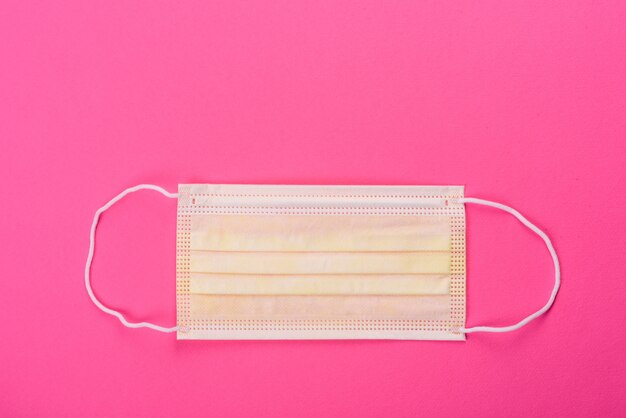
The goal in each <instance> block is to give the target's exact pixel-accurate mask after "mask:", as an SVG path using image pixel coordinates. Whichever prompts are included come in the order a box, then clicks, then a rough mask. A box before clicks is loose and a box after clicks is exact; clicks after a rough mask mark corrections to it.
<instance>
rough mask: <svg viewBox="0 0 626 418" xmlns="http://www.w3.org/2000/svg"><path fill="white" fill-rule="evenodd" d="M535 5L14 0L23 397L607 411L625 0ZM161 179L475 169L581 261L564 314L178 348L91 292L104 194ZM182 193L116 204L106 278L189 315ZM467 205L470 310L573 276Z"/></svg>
mask: <svg viewBox="0 0 626 418" xmlns="http://www.w3.org/2000/svg"><path fill="white" fill-rule="evenodd" d="M543 3H546V2H543V1H537V2H517V1H509V2H502V1H499V0H498V1H484V2H464V1H450V2H446V1H443V2H442V1H428V2H417V1H388V2H374V1H354V2H344V1H336V0H333V1H323V2H300V1H293V0H289V1H269V2H266V1H255V2H241V1H230V0H229V1H219V2H205V1H188V2H178V1H177V2H174V1H170V2H166V1H156V2H143V1H137V2H128V1H121V0H119V1H117V0H116V1H111V2H108V1H106V2H83V1H65V2H62V4H56V5H52V4H46V3H44V2H35V1H30V2H24V1H9V2H3V3H2V5H0V39H1V42H0V141H1V144H0V145H1V146H0V176H1V178H2V179H3V181H4V190H3V193H2V194H3V197H2V198H1V199H2V205H1V211H0V236H1V237H2V238H1V243H2V251H1V252H0V266H1V268H2V274H1V279H0V280H1V283H2V285H1V286H2V287H1V292H0V309H1V312H2V331H3V338H2V343H0V354H1V357H0V415H3V416H29V415H40V416H42V415H47V416H57V415H72V416H78V415H81V416H91V415H98V416H116V415H117V416H119V415H134V416H184V415H194V414H195V415H205V416H206V415H213V416H223V415H233V416H245V415H258V416H358V415H361V416H415V415H422V414H427V415H436V416H450V415H457V414H460V415H467V416H480V415H488V416H522V415H525V416H542V415H543V416H546V415H549V416H577V415H580V416H597V415H609V416H610V415H613V416H616V415H620V414H624V410H625V408H626V401H625V389H624V384H625V380H626V373H625V367H624V362H625V361H626V358H625V357H626V356H625V355H624V351H625V349H624V343H625V342H626V341H625V339H626V338H625V334H626V332H625V327H624V318H625V311H626V308H625V304H624V296H625V292H624V291H625V288H626V277H625V276H626V268H625V266H624V260H625V258H626V255H625V249H626V245H625V242H624V232H625V231H626V221H625V218H626V217H625V216H624V208H625V207H626V198H625V193H624V192H625V188H624V185H623V181H624V177H625V174H626V173H625V168H624V164H625V160H626V158H625V156H626V145H625V142H626V122H625V121H626V117H625V114H626V42H625V40H626V25H625V24H624V22H626V6H625V3H624V2H619V1H615V2H592V1H588V2H585V1H569V2H550V3H552V4H550V5H546V4H543ZM142 182H149V183H156V184H159V185H162V186H165V187H166V188H168V189H169V190H172V191H173V190H175V189H176V185H177V183H185V182H211V183H295V184H297V183H305V184H465V185H466V186H467V188H466V191H467V194H468V195H469V196H478V197H483V198H488V199H489V198H491V199H494V200H498V201H502V202H504V203H507V204H510V205H513V206H515V207H517V208H519V209H520V210H521V211H522V212H523V213H524V214H526V215H527V216H528V217H529V218H531V219H532V220H534V221H536V222H537V223H538V225H539V226H541V227H543V228H545V229H546V230H547V232H548V233H549V235H550V236H551V237H552V238H553V240H554V243H555V246H556V248H557V250H558V253H559V255H560V257H561V261H562V265H563V287H562V290H561V293H560V294H559V297H558V299H557V302H556V304H555V306H554V308H553V309H552V310H551V311H550V312H549V313H548V315H546V316H545V317H543V318H541V319H539V320H537V321H536V322H534V323H532V325H530V326H528V327H527V328H525V329H523V330H522V331H518V332H515V333H511V334H506V335H487V334H475V335H471V336H469V338H468V341H467V342H465V343H458V342H420V341H416V342H397V341H308V342H307V341H285V342H282V341H266V342H254V341H253V342H236V341H224V342H204V341H197V342H177V341H176V339H175V337H174V335H164V334H159V333H156V332H152V331H150V330H145V329H144V330H130V329H127V328H124V327H123V326H121V324H120V323H119V322H118V321H117V320H115V319H114V318H112V317H109V316H106V315H104V314H102V313H101V312H100V311H98V310H97V309H96V308H95V307H94V306H93V305H92V303H91V302H90V301H89V299H88V298H87V294H86V292H85V288H84V284H83V267H84V262H85V257H86V254H87V245H88V240H87V237H88V229H89V226H90V223H91V219H92V216H93V213H94V211H95V210H96V209H97V208H98V207H99V206H100V205H102V204H103V203H104V202H106V201H107V200H108V199H109V198H111V197H112V196H113V195H115V194H117V193H118V192H119V191H121V190H122V189H124V188H126V187H128V186H131V185H134V184H137V183H142ZM175 216H176V202H175V201H174V200H169V199H164V198H162V197H161V196H159V195H157V194H155V193H151V192H144V193H141V194H136V195H134V196H132V197H130V198H128V199H127V200H125V201H123V202H121V203H120V204H119V205H117V206H116V207H114V208H113V209H112V210H111V211H110V213H107V214H106V216H105V217H104V218H103V220H102V223H101V228H100V230H99V236H98V245H99V246H98V251H97V257H96V261H95V265H94V270H93V272H94V278H93V280H94V287H95V290H96V292H97V294H98V295H100V297H101V298H102V300H103V301H104V302H105V303H107V304H109V305H110V306H112V307H116V308H119V309H121V310H123V311H124V312H125V313H126V314H127V315H128V317H129V318H130V319H133V320H140V319H146V320H151V321H155V322H157V323H159V324H168V325H169V324H172V325H173V324H174V322H175V287H174V284H175V254H174V250H175V228H176V224H175ZM552 280H553V276H552V265H551V261H550V259H549V257H548V254H547V252H546V250H545V248H544V247H543V245H542V243H541V241H540V240H539V239H538V238H537V237H536V236H534V235H533V234H532V233H530V232H528V231H527V230H525V229H524V228H522V227H521V226H520V225H519V224H518V223H517V222H516V221H515V220H514V219H513V218H512V217H510V216H508V215H505V214H500V213H498V212H495V211H493V210H490V209H487V208H480V207H474V206H472V207H469V208H468V325H470V326H472V325H478V324H491V325H506V324H509V323H512V322H513V321H516V320H518V319H520V318H521V317H522V316H524V315H526V314H528V313H530V312H532V311H534V310H536V309H537V308H538V307H540V306H541V305H542V304H543V303H544V302H545V300H546V298H547V295H548V293H549V291H550V289H551V287H552Z"/></svg>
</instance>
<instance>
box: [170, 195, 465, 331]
mask: <svg viewBox="0 0 626 418" xmlns="http://www.w3.org/2000/svg"><path fill="white" fill-rule="evenodd" d="M462 196H463V187H461V186H253V185H250V186H248V185H209V184H206V185H180V187H179V204H178V222H177V321H178V325H179V327H180V329H179V331H178V338H179V339H345V338H351V339H371V338H380V339H440V340H444V339H445V340H463V339H464V334H462V333H455V332H450V331H449V330H450V329H451V328H454V327H462V326H463V325H464V323H465V212H464V205H463V204H457V203H454V202H452V201H451V200H452V199H454V198H460V197H462Z"/></svg>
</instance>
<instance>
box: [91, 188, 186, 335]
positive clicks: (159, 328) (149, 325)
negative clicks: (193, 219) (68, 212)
mask: <svg viewBox="0 0 626 418" xmlns="http://www.w3.org/2000/svg"><path fill="white" fill-rule="evenodd" d="M138 190H154V191H156V192H159V193H161V194H162V195H163V196H166V197H169V198H172V199H176V198H177V197H178V193H170V192H168V191H167V190H165V189H163V188H162V187H159V186H155V185H153V184H139V185H137V186H134V187H129V188H128V189H126V190H124V191H123V192H122V193H120V194H118V195H117V196H115V197H114V198H113V199H111V200H110V201H109V202H108V203H107V204H106V205H104V206H102V207H101V208H100V209H98V210H97V211H96V214H95V215H94V217H93V223H92V224H91V231H90V233H89V254H88V255H87V263H86V264H85V287H86V288H87V293H88V294H89V297H90V298H91V301H92V302H93V303H94V305H96V306H97V307H98V308H99V309H100V310H101V311H102V312H104V313H108V314H109V315H113V316H114V317H116V318H117V319H119V320H120V322H122V324H124V326H126V327H128V328H144V327H145V328H150V329H153V330H155V331H160V332H175V331H177V330H178V327H177V326H176V327H171V328H166V327H162V326H159V325H155V324H152V323H150V322H128V321H127V320H126V318H124V315H122V314H121V313H120V312H118V311H116V310H113V309H111V308H108V307H106V306H104V305H103V304H102V302H100V301H99V300H98V298H97V297H96V295H95V294H94V293H93V290H92V289H91V279H90V277H89V274H90V271H91V262H92V260H93V254H94V248H95V240H96V227H97V226H98V221H99V220H100V215H102V213H103V212H104V211H106V210H107V209H109V208H110V207H111V206H113V205H114V204H115V203H116V202H117V201H119V200H120V199H122V198H123V197H124V196H126V195H127V194H129V193H134V192H136V191H138Z"/></svg>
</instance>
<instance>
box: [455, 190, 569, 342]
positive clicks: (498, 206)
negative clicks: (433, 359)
mask: <svg viewBox="0 0 626 418" xmlns="http://www.w3.org/2000/svg"><path fill="white" fill-rule="evenodd" d="M453 202H455V203H476V204H478V205H484V206H491V207H493V208H496V209H500V210H503V211H505V212H508V213H510V214H511V215H513V216H515V217H516V218H517V219H518V220H519V221H520V222H521V223H522V224H524V226H526V227H527V228H528V229H530V230H531V231H533V232H534V233H535V234H537V235H539V236H540V237H541V239H543V242H544V243H545V244H546V247H548V251H549V252H550V255H551V256H552V261H553V262H554V288H553V289H552V293H551V294H550V298H549V299H548V302H547V303H546V304H545V305H544V307H543V308H541V309H539V310H538V311H537V312H535V313H533V314H532V315H529V316H527V317H526V318H524V319H522V320H521V321H519V322H518V323H517V324H514V325H510V326H508V327H485V326H477V327H471V328H456V329H454V331H456V332H463V333H466V334H470V333H472V332H510V331H515V330H518V329H520V328H521V327H523V326H524V325H526V324H528V323H529V322H530V321H532V320H534V319H537V318H538V317H540V316H541V315H543V314H544V313H546V312H547V311H548V309H550V307H551V306H552V304H553V303H554V299H555V298H556V294H557V293H558V292H559V287H560V286H561V267H560V265H559V258H558V257H557V255H556V251H555V250H554V246H553V245H552V242H551V241H550V238H548V236H547V235H546V234H545V232H543V231H542V230H541V229H539V228H537V226H535V225H534V224H533V223H532V222H530V221H529V220H528V219H526V218H525V217H524V215H522V214H521V213H519V212H518V211H516V210H515V209H513V208H511V207H509V206H506V205H503V204H502V203H497V202H492V201H489V200H483V199H477V198H474V197H465V198H459V199H455V200H454V201H453Z"/></svg>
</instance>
